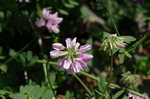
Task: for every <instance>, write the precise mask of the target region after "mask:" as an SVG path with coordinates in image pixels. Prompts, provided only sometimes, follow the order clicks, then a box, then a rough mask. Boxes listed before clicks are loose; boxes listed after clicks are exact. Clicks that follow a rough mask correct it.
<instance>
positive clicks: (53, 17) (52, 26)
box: [35, 9, 63, 33]
mask: <svg viewBox="0 0 150 99" xmlns="http://www.w3.org/2000/svg"><path fill="white" fill-rule="evenodd" d="M62 20H63V19H62V18H59V17H58V13H57V12H56V13H53V14H52V13H50V12H49V11H48V10H47V9H43V11H42V17H41V19H39V20H37V21H36V22H35V24H36V26H37V27H44V26H45V27H46V28H47V29H48V30H49V31H53V32H55V33H59V28H58V27H59V25H58V24H59V23H61V22H62Z"/></svg>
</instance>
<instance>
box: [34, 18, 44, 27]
mask: <svg viewBox="0 0 150 99" xmlns="http://www.w3.org/2000/svg"><path fill="white" fill-rule="evenodd" d="M35 25H36V26H37V27H42V26H45V20H44V19H39V20H37V21H36V22H35Z"/></svg>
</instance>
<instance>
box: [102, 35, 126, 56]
mask: <svg viewBox="0 0 150 99" xmlns="http://www.w3.org/2000/svg"><path fill="white" fill-rule="evenodd" d="M126 45H127V43H126V42H125V41H124V39H123V37H121V36H117V34H107V36H106V37H105V38H104V41H103V43H102V48H103V50H104V51H107V52H108V53H109V54H110V53H111V54H112V52H115V51H116V50H119V49H121V48H125V47H126Z"/></svg>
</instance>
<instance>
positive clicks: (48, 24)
mask: <svg viewBox="0 0 150 99" xmlns="http://www.w3.org/2000/svg"><path fill="white" fill-rule="evenodd" d="M46 27H47V28H48V30H49V31H52V28H53V25H52V24H51V22H50V21H48V22H47V24H46Z"/></svg>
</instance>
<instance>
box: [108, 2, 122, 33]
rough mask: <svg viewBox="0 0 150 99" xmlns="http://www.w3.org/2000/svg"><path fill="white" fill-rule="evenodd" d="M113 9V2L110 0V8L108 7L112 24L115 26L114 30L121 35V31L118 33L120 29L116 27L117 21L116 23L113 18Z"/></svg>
mask: <svg viewBox="0 0 150 99" xmlns="http://www.w3.org/2000/svg"><path fill="white" fill-rule="evenodd" d="M111 9H112V4H111V0H108V7H107V10H108V14H109V16H110V18H111V22H112V24H113V26H114V28H115V30H116V32H117V34H118V35H120V34H119V31H118V28H117V25H116V23H115V21H114V19H113V17H112V10H111Z"/></svg>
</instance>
